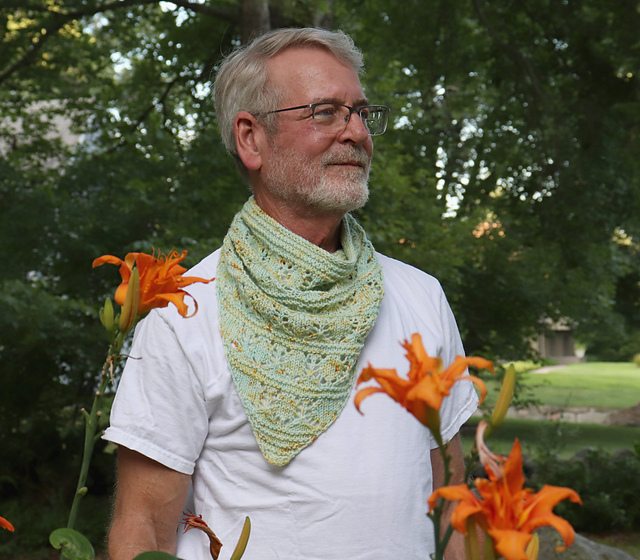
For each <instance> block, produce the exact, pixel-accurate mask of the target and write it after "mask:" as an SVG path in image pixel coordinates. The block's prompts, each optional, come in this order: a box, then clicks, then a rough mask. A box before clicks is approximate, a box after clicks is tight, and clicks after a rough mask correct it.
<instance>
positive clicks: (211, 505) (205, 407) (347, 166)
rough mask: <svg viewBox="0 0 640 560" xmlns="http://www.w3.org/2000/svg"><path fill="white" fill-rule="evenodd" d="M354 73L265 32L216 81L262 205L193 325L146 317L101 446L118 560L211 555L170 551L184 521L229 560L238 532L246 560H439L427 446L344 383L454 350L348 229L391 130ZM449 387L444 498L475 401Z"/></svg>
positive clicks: (456, 345)
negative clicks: (416, 347)
mask: <svg viewBox="0 0 640 560" xmlns="http://www.w3.org/2000/svg"><path fill="white" fill-rule="evenodd" d="M361 70H362V56H361V54H360V53H359V51H358V50H357V49H356V48H355V47H354V45H353V43H352V41H351V39H350V38H348V37H347V36H346V35H344V34H342V33H330V32H327V31H323V30H317V29H299V30H278V31H275V32H272V33H269V34H267V35H264V36H262V37H260V38H258V39H257V40H255V41H254V42H253V43H251V44H250V45H248V46H247V47H245V48H243V49H241V50H239V51H237V52H235V53H234V54H232V55H231V56H230V57H229V58H228V59H227V60H226V61H225V63H224V64H223V66H222V67H221V68H220V71H219V72H218V75H217V77H216V83H215V98H216V111H217V115H218V120H219V124H220V129H221V132H222V136H223V140H224V142H225V144H226V146H227V149H228V150H229V152H230V153H231V154H232V155H233V156H234V157H235V159H236V162H237V164H238V167H239V169H240V171H241V173H242V175H243V176H244V177H245V178H246V179H247V180H248V181H249V183H250V185H251V187H252V191H253V195H254V196H253V197H252V198H251V199H250V200H249V201H248V202H247V204H246V205H245V207H244V208H243V210H242V211H241V212H240V213H239V214H238V215H237V216H236V218H235V219H234V221H233V223H232V224H231V227H230V228H229V232H228V234H227V237H226V238H225V242H224V245H223V247H222V248H221V249H220V250H218V251H216V252H214V253H213V254H212V255H210V256H209V257H208V258H206V259H205V260H204V261H202V262H201V263H200V264H199V265H197V266H196V267H195V268H194V269H193V270H192V272H191V274H193V275H196V276H200V277H205V278H210V277H213V276H215V277H216V281H215V282H212V283H211V284H208V285H194V286H191V287H190V288H189V291H190V293H191V294H192V295H193V297H194V298H195V300H196V301H197V302H198V313H197V314H196V315H195V316H193V317H190V318H188V319H183V318H181V317H180V316H179V315H178V314H177V313H176V312H175V310H173V309H172V308H166V309H164V310H160V311H154V312H152V313H151V314H150V316H149V317H148V318H147V319H145V321H144V322H143V323H141V325H140V326H139V328H138V329H137V331H136V336H135V340H134V346H133V350H132V352H131V354H132V356H135V358H136V359H133V360H129V362H128V364H127V368H126V371H125V372H124V374H123V378H122V380H121V383H120V386H119V388H118V395H117V397H116V401H115V404H114V408H113V412H112V420H111V422H112V424H111V427H110V428H109V430H108V431H107V434H106V437H107V439H110V440H111V441H114V442H115V443H117V444H118V445H119V451H118V471H119V472H118V491H117V497H116V504H115V511H114V518H113V526H112V529H111V534H110V545H109V548H110V557H111V560H129V559H131V558H133V557H134V556H135V555H136V554H138V553H140V552H143V551H147V550H164V551H168V552H171V553H176V554H177V555H178V556H179V557H181V558H185V559H188V560H201V559H202V560H204V559H206V558H208V557H209V552H208V545H207V541H206V537H205V535H204V534H203V533H200V532H199V531H189V532H188V533H185V534H182V532H180V533H179V534H177V528H178V525H179V522H180V519H181V516H182V512H183V511H184V510H185V509H186V508H187V507H190V508H193V511H194V513H195V514H197V515H201V516H202V518H203V520H204V521H206V522H207V523H208V524H209V525H210V526H211V528H212V529H213V530H214V531H215V533H216V534H217V536H218V537H219V538H220V540H221V541H222V542H223V543H225V545H226V546H225V547H223V549H222V553H221V558H228V557H229V554H230V553H231V551H232V550H233V546H234V543H235V541H236V540H237V538H238V536H239V534H240V531H241V527H242V523H243V521H244V518H245V516H247V515H248V516H249V517H250V518H251V521H252V534H251V538H250V541H249V545H248V548H247V551H246V553H245V558H246V559H248V560H251V559H256V560H271V559H273V560H275V559H281V560H285V559H288V560H302V559H305V560H325V559H326V560H329V559H331V560H334V559H346V558H348V559H350V560H373V559H380V558H390V557H393V558H403V559H405V560H409V559H419V558H420V559H423V558H427V557H428V552H431V549H430V547H432V541H433V529H432V526H431V523H430V521H429V520H428V519H427V516H426V514H427V505H426V500H427V497H428V496H429V495H430V493H431V491H432V485H433V484H434V482H433V481H435V485H436V486H437V485H440V484H441V483H442V479H443V473H442V464H441V459H440V456H439V452H438V450H437V449H434V448H435V442H434V440H433V438H432V437H431V436H430V434H429V432H428V430H427V429H426V428H425V427H424V426H422V425H421V424H420V423H419V422H417V421H416V420H415V418H413V417H412V416H411V415H410V414H408V413H407V412H406V411H405V410H404V409H402V408H401V407H399V406H398V405H397V404H396V403H394V402H393V401H392V400H391V399H387V398H383V397H377V398H372V399H368V400H367V402H366V403H365V405H364V406H363V408H364V412H365V414H364V416H361V415H359V414H358V413H357V411H356V410H355V407H354V405H353V394H354V393H353V391H354V382H355V377H356V375H357V372H358V371H360V370H361V369H362V367H363V366H364V365H366V364H368V363H371V364H372V365H374V366H375V367H387V368H396V369H397V371H398V372H400V373H401V374H402V373H403V372H406V371H407V369H408V362H407V361H406V358H405V356H404V351H403V348H402V347H401V345H400V342H401V341H403V340H404V339H409V338H410V337H411V334H413V333H415V332H418V333H420V334H421V335H422V338H423V342H424V345H425V348H426V350H427V352H428V353H429V354H430V355H439V356H441V357H442V359H443V361H444V363H445V365H448V364H449V363H450V362H452V361H453V359H454V358H455V356H456V355H457V354H461V353H462V346H461V343H460V337H459V334H458V331H457V327H456V325H455V321H454V319H453V316H452V314H451V311H450V309H449V306H448V304H447V302H446V299H445V297H444V295H443V293H442V290H441V288H440V286H439V284H438V282H437V281H436V280H434V279H433V278H431V277H430V276H428V275H426V274H424V273H423V272H421V271H418V270H416V269H414V268H412V267H409V266H407V265H404V264H402V263H399V262H398V261H394V260H392V259H389V258H387V257H384V256H382V255H380V254H377V253H375V252H374V250H373V247H372V246H371V244H370V242H369V241H368V240H367V238H366V236H365V235H364V232H363V231H362V229H361V228H360V226H359V225H358V224H357V223H356V222H355V220H354V219H353V218H352V217H351V216H350V215H349V214H348V212H349V211H351V210H354V209H357V208H359V207H361V206H362V205H363V204H364V203H365V202H366V200H367V198H368V186H367V180H368V174H369V165H370V161H371V155H372V152H373V142H372V139H371V136H372V135H376V134H381V133H382V132H384V130H385V127H386V123H387V116H388V109H387V108H386V107H380V106H371V105H370V104H369V101H368V100H367V98H366V96H365V95H364V93H363V90H362V86H361V84H360V79H359V73H360V71H361ZM454 387H455V388H454V391H453V393H452V395H451V396H450V397H448V398H447V399H445V403H444V404H443V408H442V411H441V415H442V433H443V437H444V439H445V440H451V441H452V443H451V446H450V449H451V450H452V451H451V455H452V456H453V461H452V464H453V466H454V478H453V480H452V483H456V482H460V481H461V480H462V476H463V475H462V472H463V462H462V452H461V448H460V440H459V436H458V435H456V434H457V432H458V430H459V428H460V426H461V425H462V423H463V422H464V421H465V420H466V419H467V418H468V417H469V416H470V415H471V414H472V413H473V411H474V410H475V408H476V403H477V397H476V395H475V393H474V391H473V389H472V384H471V383H458V384H456V385H455V386H454ZM190 488H191V490H192V498H190V500H191V502H190V503H191V505H190V506H185V501H186V499H187V494H188V491H189V489H190ZM176 539H177V543H176ZM456 547H458V549H457V551H456V550H454V549H455V548H456ZM449 550H450V551H451V555H450V556H448V558H450V559H452V560H455V559H462V558H464V555H463V554H462V553H461V552H460V548H459V544H454V545H451V546H450V547H449ZM225 555H226V556H225Z"/></svg>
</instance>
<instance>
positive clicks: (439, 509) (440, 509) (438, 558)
mask: <svg viewBox="0 0 640 560" xmlns="http://www.w3.org/2000/svg"><path fill="white" fill-rule="evenodd" d="M439 447H440V454H441V455H442V463H443V469H444V484H443V486H449V482H450V481H451V468H450V466H451V457H450V455H449V453H448V448H449V443H448V442H447V443H445V444H442V443H440V446H439ZM445 503H446V500H444V499H442V498H440V499H439V500H438V503H437V504H436V507H435V508H434V510H433V513H430V514H429V517H430V518H431V521H432V522H433V529H434V533H435V541H436V543H435V544H436V553H435V560H443V559H444V551H445V549H446V548H447V544H449V539H450V538H451V534H452V533H453V527H451V525H449V526H448V527H447V530H446V531H445V532H444V534H441V527H442V514H443V513H444V507H445Z"/></svg>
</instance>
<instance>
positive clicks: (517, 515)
mask: <svg viewBox="0 0 640 560" xmlns="http://www.w3.org/2000/svg"><path fill="white" fill-rule="evenodd" d="M481 424H482V425H483V427H482V430H484V429H486V422H485V423H483V422H481ZM480 430H481V429H480V426H479V433H480ZM485 447H486V445H485ZM483 456H484V457H485V459H486V460H483V464H484V467H485V470H486V471H487V474H488V476H489V480H487V479H484V478H478V479H476V481H475V486H476V489H477V491H478V493H479V494H480V498H478V497H477V496H476V495H475V494H474V493H473V492H472V491H471V490H470V489H469V488H468V487H467V486H466V485H465V484H460V485H457V486H445V487H443V488H439V489H438V490H436V491H435V492H434V493H433V494H431V497H430V498H429V508H430V510H431V511H433V509H434V508H435V506H436V501H437V499H438V497H441V498H444V499H445V500H452V501H459V503H458V505H457V506H456V508H455V509H454V511H453V514H452V516H451V525H452V526H453V528H454V529H455V530H456V531H459V532H460V533H463V534H465V535H466V534H467V530H466V521H467V518H469V517H471V516H472V517H473V518H474V520H475V521H476V523H477V524H478V525H479V526H480V527H481V528H482V529H483V530H485V531H486V532H487V533H489V535H491V537H492V539H493V542H494V546H495V550H496V551H497V552H498V554H500V555H501V556H503V557H504V558H505V559H506V560H527V558H528V556H527V552H526V549H527V545H529V542H530V541H531V539H532V538H533V535H532V533H533V531H534V530H536V529H537V528H538V527H543V526H546V525H551V526H552V527H554V528H555V529H556V530H557V531H558V532H559V533H560V535H561V536H562V538H563V540H564V544H565V546H564V547H558V550H564V549H565V548H567V547H568V546H570V545H571V544H572V543H573V541H574V539H575V532H574V530H573V527H572V526H571V525H570V524H569V523H568V522H567V521H566V520H564V519H562V518H561V517H558V516H557V515H554V514H553V513H552V510H553V508H554V507H555V506H556V505H557V504H558V502H561V501H562V500H565V499H567V498H568V499H569V500H571V501H572V502H574V503H578V504H581V503H582V501H581V500H580V496H578V494H577V493H576V492H575V491H574V490H572V489H571V488H562V487H559V486H547V485H545V486H543V488H542V490H540V492H537V493H534V492H533V490H532V489H531V488H523V486H524V482H525V479H524V475H523V474H522V452H521V448H520V442H519V441H518V440H517V439H516V441H515V443H514V445H513V448H512V449H511V453H510V454H509V457H502V456H499V455H496V454H494V453H491V452H490V451H488V448H487V449H486V450H485V452H484V454H481V457H483Z"/></svg>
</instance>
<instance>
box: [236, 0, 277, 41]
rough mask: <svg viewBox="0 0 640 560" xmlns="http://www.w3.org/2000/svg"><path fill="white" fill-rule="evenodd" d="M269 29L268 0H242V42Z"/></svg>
mask: <svg viewBox="0 0 640 560" xmlns="http://www.w3.org/2000/svg"><path fill="white" fill-rule="evenodd" d="M270 29H271V19H270V17H269V0H242V43H243V44H246V43H248V42H249V41H250V40H251V39H253V38H254V37H257V36H258V35H262V34H263V33H265V32H266V31H269V30H270Z"/></svg>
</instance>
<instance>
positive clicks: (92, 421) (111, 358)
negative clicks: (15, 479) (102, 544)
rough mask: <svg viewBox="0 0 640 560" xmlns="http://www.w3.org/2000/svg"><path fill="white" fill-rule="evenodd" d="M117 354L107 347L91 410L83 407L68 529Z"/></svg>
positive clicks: (79, 497) (73, 518)
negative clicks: (81, 446) (79, 455)
mask: <svg viewBox="0 0 640 560" xmlns="http://www.w3.org/2000/svg"><path fill="white" fill-rule="evenodd" d="M118 361H119V356H118V355H117V354H116V355H114V354H113V347H112V348H110V349H109V355H108V357H107V360H106V362H105V366H104V369H103V372H102V379H101V381H100V386H99V387H98V390H97V392H96V395H95V398H94V399H93V405H92V406H91V412H90V413H87V411H86V410H84V409H83V411H82V412H83V414H84V418H85V433H84V451H83V453H82V466H81V467H80V475H79V477H78V485H77V486H76V493H75V495H74V496H73V503H72V504H71V511H70V512H69V520H68V522H67V528H68V529H74V528H75V524H76V520H77V518H78V511H79V508H80V501H81V500H82V498H83V497H84V496H85V494H86V493H87V487H86V481H87V475H88V473H89V465H90V464H91V457H92V455H93V448H94V446H95V444H96V441H97V440H98V439H99V438H98V437H96V432H97V430H98V422H99V420H100V414H101V410H102V403H103V400H104V392H105V390H106V389H107V385H108V384H109V381H110V380H111V372H112V371H113V369H114V368H115V367H116V366H117V363H118Z"/></svg>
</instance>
